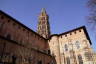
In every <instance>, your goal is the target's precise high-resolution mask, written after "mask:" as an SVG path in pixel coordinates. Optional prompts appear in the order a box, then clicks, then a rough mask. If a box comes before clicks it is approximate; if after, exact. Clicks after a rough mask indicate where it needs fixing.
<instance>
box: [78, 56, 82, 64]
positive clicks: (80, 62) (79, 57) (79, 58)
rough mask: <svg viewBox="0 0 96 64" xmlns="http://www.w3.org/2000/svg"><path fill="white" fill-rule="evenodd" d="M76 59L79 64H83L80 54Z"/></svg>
mask: <svg viewBox="0 0 96 64" xmlns="http://www.w3.org/2000/svg"><path fill="white" fill-rule="evenodd" d="M78 61H79V64H83V60H82V56H81V55H78Z"/></svg>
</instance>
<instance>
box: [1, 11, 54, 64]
mask: <svg viewBox="0 0 96 64" xmlns="http://www.w3.org/2000/svg"><path fill="white" fill-rule="evenodd" d="M0 62H1V63H5V64H53V63H55V59H54V57H53V56H52V55H50V49H49V44H48V43H47V40H46V39H45V38H43V37H42V36H40V35H39V34H37V33H36V32H34V31H33V30H31V29H29V28H28V27H26V26H25V25H23V24H21V23H20V22H19V21H17V20H16V19H14V18H12V17H11V16H9V15H7V14H6V13H4V12H3V11H0Z"/></svg>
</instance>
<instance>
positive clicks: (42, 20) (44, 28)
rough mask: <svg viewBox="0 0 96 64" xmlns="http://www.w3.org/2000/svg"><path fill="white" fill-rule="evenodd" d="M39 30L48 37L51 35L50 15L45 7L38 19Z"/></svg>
mask: <svg viewBox="0 0 96 64" xmlns="http://www.w3.org/2000/svg"><path fill="white" fill-rule="evenodd" d="M37 32H38V34H40V35H41V36H43V37H44V38H48V37H49V36H50V26H49V17H48V15H47V13H46V10H45V8H42V10H41V14H40V16H39V20H38V29H37Z"/></svg>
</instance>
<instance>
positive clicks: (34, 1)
mask: <svg viewBox="0 0 96 64" xmlns="http://www.w3.org/2000/svg"><path fill="white" fill-rule="evenodd" d="M86 3H87V0H0V10H3V11H4V12H6V13H8V14H9V15H10V16H12V17H13V18H15V19H17V20H19V21H20V22H21V23H23V24H24V25H26V26H27V27H29V28H31V29H33V30H34V31H36V30H37V22H38V16H39V14H40V12H41V9H42V8H45V9H46V11H47V13H48V15H49V20H50V21H49V22H50V26H51V33H52V34H59V33H63V32H66V31H69V30H72V29H74V28H77V27H80V26H83V25H86V26H87V30H88V33H89V35H90V39H91V40H92V43H93V45H92V47H93V48H94V49H95V50H96V47H95V45H96V43H95V36H94V33H93V31H92V30H91V29H89V27H88V25H87V16H88V15H89V11H88V8H87V5H86Z"/></svg>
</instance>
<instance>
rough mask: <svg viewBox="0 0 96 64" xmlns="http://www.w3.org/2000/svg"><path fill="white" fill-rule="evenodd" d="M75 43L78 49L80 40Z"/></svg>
mask: <svg viewBox="0 0 96 64" xmlns="http://www.w3.org/2000/svg"><path fill="white" fill-rule="evenodd" d="M75 45H76V47H77V49H79V48H80V43H79V41H76V43H75Z"/></svg>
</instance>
